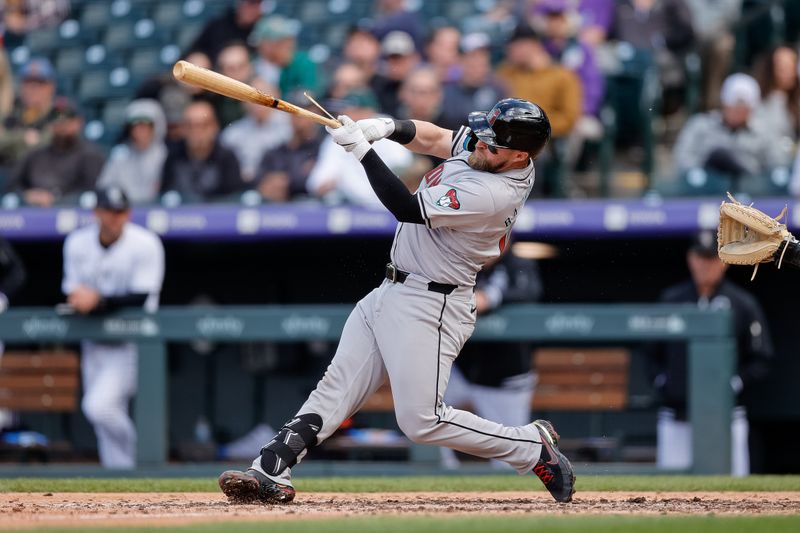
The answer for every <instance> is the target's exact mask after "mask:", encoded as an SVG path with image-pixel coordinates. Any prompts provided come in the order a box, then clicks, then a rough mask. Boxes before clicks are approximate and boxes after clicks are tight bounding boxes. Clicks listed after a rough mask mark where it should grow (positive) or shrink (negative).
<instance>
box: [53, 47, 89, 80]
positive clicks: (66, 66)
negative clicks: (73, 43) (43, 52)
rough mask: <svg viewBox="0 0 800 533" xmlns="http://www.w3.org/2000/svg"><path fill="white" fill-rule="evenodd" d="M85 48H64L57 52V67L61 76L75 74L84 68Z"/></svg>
mask: <svg viewBox="0 0 800 533" xmlns="http://www.w3.org/2000/svg"><path fill="white" fill-rule="evenodd" d="M84 54H85V52H84V50H83V48H78V47H73V48H62V49H61V50H59V51H58V52H57V53H56V57H55V67H56V71H57V72H58V74H59V76H74V75H76V74H80V73H81V72H83V69H84V62H85V60H84Z"/></svg>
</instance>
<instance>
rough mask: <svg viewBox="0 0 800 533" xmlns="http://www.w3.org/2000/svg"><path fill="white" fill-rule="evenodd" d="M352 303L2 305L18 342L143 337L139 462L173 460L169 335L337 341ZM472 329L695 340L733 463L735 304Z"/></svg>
mask: <svg viewBox="0 0 800 533" xmlns="http://www.w3.org/2000/svg"><path fill="white" fill-rule="evenodd" d="M351 310H352V305H284V306H281V305H275V306H230V307H227V306H221V307H207V308H202V307H193V308H186V307H164V308H162V309H161V310H160V311H159V312H158V313H156V314H153V315H147V314H143V313H142V312H140V311H132V310H131V311H121V312H119V313H115V314H113V315H109V316H105V317H83V316H60V315H58V314H56V313H55V312H54V310H52V309H49V308H47V309H45V308H16V309H11V310H9V311H8V312H6V313H4V314H3V315H0V339H2V340H3V341H4V342H5V343H6V345H7V346H9V348H11V347H12V345H13V344H14V343H24V344H30V343H31V342H42V343H47V342H53V341H56V342H59V343H64V342H78V341H81V340H84V339H93V340H116V341H121V340H130V341H133V342H136V343H137V344H138V345H139V353H140V357H139V392H138V394H137V396H136V400H135V402H136V409H135V422H136V426H137V430H138V433H139V440H138V460H139V465H140V466H143V467H144V466H149V467H153V466H155V467H158V466H163V465H165V464H166V461H167V425H168V421H167V409H166V405H167V351H166V343H167V342H189V341H193V340H197V339H207V340H215V341H225V342H231V343H234V342H245V341H272V342H302V341H311V340H324V341H336V340H338V338H339V335H340V334H341V331H342V328H343V326H344V323H345V320H346V319H347V316H348V314H349V313H350V311H351ZM473 338H475V339H480V340H493V341H497V340H504V341H528V340H530V341H539V342H547V343H548V344H555V343H558V344H562V345H575V344H588V343H591V342H596V341H600V342H615V341H619V342H636V341H659V340H664V341H682V340H683V341H687V342H688V348H689V350H688V351H689V394H690V406H689V417H690V419H691V421H692V422H693V424H695V425H696V427H702V428H704V431H702V432H700V431H696V432H694V433H693V442H692V446H693V450H694V459H695V462H694V465H693V467H692V469H691V472H693V473H698V474H727V473H728V472H730V464H731V455H730V453H731V449H730V416H731V409H732V407H733V400H734V398H733V391H732V390H731V387H730V379H731V377H732V376H733V373H734V369H735V359H736V352H735V350H736V348H735V343H734V340H733V338H732V331H731V316H730V313H729V312H728V311H726V310H716V311H709V310H700V309H698V308H697V307H696V306H691V305H655V304H625V305H622V304H620V305H571V304H570V305H561V304H549V305H534V304H519V305H508V306H505V307H503V308H502V309H500V310H498V311H497V312H495V313H493V314H491V315H488V316H485V317H482V318H480V319H479V320H478V323H477V325H476V328H475V333H474V335H473Z"/></svg>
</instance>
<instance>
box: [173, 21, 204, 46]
mask: <svg viewBox="0 0 800 533" xmlns="http://www.w3.org/2000/svg"><path fill="white" fill-rule="evenodd" d="M203 26H205V23H203V22H195V23H193V24H184V25H183V26H181V27H179V28H177V31H176V32H175V37H174V39H173V42H174V43H175V44H177V45H178V47H179V48H180V49H181V50H186V49H187V48H188V47H189V45H191V44H192V42H193V41H194V40H195V38H197V36H198V35H200V32H201V31H202V29H203Z"/></svg>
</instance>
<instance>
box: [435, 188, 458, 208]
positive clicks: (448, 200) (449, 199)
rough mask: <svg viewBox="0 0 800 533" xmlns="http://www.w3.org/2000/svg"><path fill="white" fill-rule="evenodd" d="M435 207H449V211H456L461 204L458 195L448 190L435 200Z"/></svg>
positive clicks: (452, 190) (453, 190)
mask: <svg viewBox="0 0 800 533" xmlns="http://www.w3.org/2000/svg"><path fill="white" fill-rule="evenodd" d="M436 205H438V206H439V207H449V208H450V209H458V208H460V207H461V202H459V201H458V193H457V192H456V190H455V189H450V190H449V191H447V193H445V195H444V196H442V197H441V198H439V199H438V200H436Z"/></svg>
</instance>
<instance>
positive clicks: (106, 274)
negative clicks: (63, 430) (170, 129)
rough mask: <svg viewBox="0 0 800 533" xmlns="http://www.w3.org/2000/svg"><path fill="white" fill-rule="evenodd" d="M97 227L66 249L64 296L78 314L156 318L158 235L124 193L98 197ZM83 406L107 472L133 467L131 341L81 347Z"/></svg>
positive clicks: (78, 234) (72, 238) (80, 232)
mask: <svg viewBox="0 0 800 533" xmlns="http://www.w3.org/2000/svg"><path fill="white" fill-rule="evenodd" d="M95 217H96V218H97V224H92V225H89V226H86V227H83V228H79V229H77V230H75V231H74V232H72V233H71V234H70V235H69V236H68V237H67V239H66V241H65V242H64V278H63V280H62V291H63V292H64V294H65V295H66V296H67V302H68V303H69V304H70V306H71V307H72V308H73V309H74V310H75V311H76V312H78V313H81V314H90V313H91V314H98V313H103V312H109V311H112V310H114V309H118V308H120V307H141V306H144V308H145V309H146V310H148V311H155V310H156V308H157V307H158V295H159V293H160V292H161V283H162V280H163V278H164V248H163V246H162V244H161V240H159V238H158V236H157V235H156V234H155V233H153V232H151V231H150V230H148V229H145V228H143V227H141V226H137V225H136V224H132V223H130V222H129V220H130V205H129V202H128V198H127V197H126V196H125V193H124V192H123V191H122V189H120V188H119V187H110V188H108V189H104V190H100V191H98V192H97V208H96V209H95ZM81 348H82V350H81V351H82V360H81V373H82V377H83V400H82V402H81V407H82V408H83V413H84V414H85V415H86V418H87V419H89V422H91V423H92V426H93V427H94V431H95V433H96V434H97V448H98V452H99V454H100V462H101V463H102V465H103V466H104V467H106V468H117V469H130V468H133V467H134V466H135V465H136V428H135V426H134V424H133V421H132V420H131V418H130V416H129V414H128V402H129V401H130V399H131V397H133V395H134V393H135V392H136V382H137V381H136V380H137V367H138V364H137V363H138V359H137V356H138V354H137V351H136V345H135V344H133V343H130V342H118V343H108V342H91V341H84V342H83V343H82V344H81Z"/></svg>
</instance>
